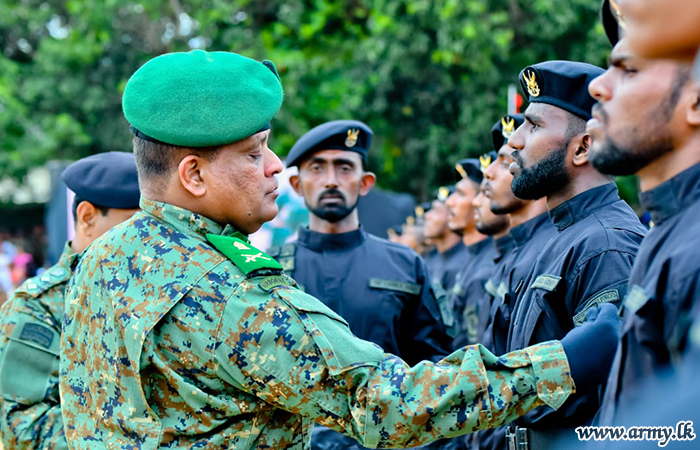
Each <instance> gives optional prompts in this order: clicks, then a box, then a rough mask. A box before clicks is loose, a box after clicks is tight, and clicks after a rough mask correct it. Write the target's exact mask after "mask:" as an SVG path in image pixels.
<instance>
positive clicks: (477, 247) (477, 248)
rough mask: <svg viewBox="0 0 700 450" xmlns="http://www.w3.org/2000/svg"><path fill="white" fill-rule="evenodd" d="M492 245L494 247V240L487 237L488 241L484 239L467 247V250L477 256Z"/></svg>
mask: <svg viewBox="0 0 700 450" xmlns="http://www.w3.org/2000/svg"><path fill="white" fill-rule="evenodd" d="M490 245H493V238H492V237H491V236H489V237H487V238H486V239H482V240H480V241H479V242H477V243H475V244H472V245H467V250H469V253H472V254H475V255H476V254H478V253H480V252H481V251H482V250H483V249H484V248H486V247H488V246H490Z"/></svg>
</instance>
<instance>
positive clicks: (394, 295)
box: [366, 278, 421, 356]
mask: <svg viewBox="0 0 700 450" xmlns="http://www.w3.org/2000/svg"><path fill="white" fill-rule="evenodd" d="M368 286H369V291H370V292H371V295H372V298H376V304H375V305H374V309H373V310H368V311H367V312H366V317H367V320H368V325H369V326H370V328H368V329H367V339H369V340H370V341H372V342H375V343H377V344H379V345H380V346H382V347H383V348H384V350H386V351H387V352H389V353H394V354H397V355H399V356H400V351H399V342H398V340H399V339H398V337H399V328H400V326H401V317H402V315H403V311H404V308H405V306H406V304H407V303H408V301H409V298H410V296H411V295H418V294H420V290H421V287H420V286H419V285H417V284H412V283H406V282H401V281H396V280H385V279H380V278H371V279H370V280H369V282H368Z"/></svg>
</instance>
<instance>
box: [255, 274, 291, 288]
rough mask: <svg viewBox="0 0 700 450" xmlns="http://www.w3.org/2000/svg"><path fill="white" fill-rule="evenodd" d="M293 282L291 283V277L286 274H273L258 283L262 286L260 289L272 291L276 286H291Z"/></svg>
mask: <svg viewBox="0 0 700 450" xmlns="http://www.w3.org/2000/svg"><path fill="white" fill-rule="evenodd" d="M291 284H292V283H290V282H289V279H288V278H287V277H285V276H282V275H272V276H269V277H265V278H263V279H262V280H261V281H260V282H259V283H258V286H260V289H262V290H263V291H266V292H270V291H272V290H273V289H275V288H278V287H283V286H290V285H291Z"/></svg>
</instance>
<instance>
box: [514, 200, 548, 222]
mask: <svg viewBox="0 0 700 450" xmlns="http://www.w3.org/2000/svg"><path fill="white" fill-rule="evenodd" d="M546 212H547V199H546V198H541V199H539V200H532V201H528V202H527V203H525V206H523V207H522V208H520V209H519V210H517V211H513V212H512V213H510V226H511V228H515V227H517V226H518V225H521V224H523V223H525V222H527V221H528V220H531V219H534V218H535V217H537V216H539V215H540V214H544V213H546Z"/></svg>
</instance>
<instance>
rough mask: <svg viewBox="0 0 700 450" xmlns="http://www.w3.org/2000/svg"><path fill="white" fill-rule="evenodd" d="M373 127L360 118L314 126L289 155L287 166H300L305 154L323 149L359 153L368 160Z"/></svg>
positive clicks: (363, 158) (364, 159) (363, 159)
mask: <svg viewBox="0 0 700 450" xmlns="http://www.w3.org/2000/svg"><path fill="white" fill-rule="evenodd" d="M372 135H373V133H372V129H371V128H370V127H368V126H367V125H365V124H364V123H362V122H360V121H358V120H334V121H332V122H326V123H324V124H321V125H319V126H317V127H315V128H312V129H311V130H309V131H308V132H306V134H304V135H303V136H302V137H300V138H299V140H298V141H297V142H296V144H294V146H293V147H292V149H291V150H290V151H289V154H288V155H287V167H292V166H298V165H299V164H300V163H301V162H302V160H303V159H304V157H305V156H307V155H311V154H312V153H315V152H318V151H321V150H347V151H349V152H355V153H359V154H360V156H362V161H363V162H367V152H368V151H369V147H370V145H372Z"/></svg>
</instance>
